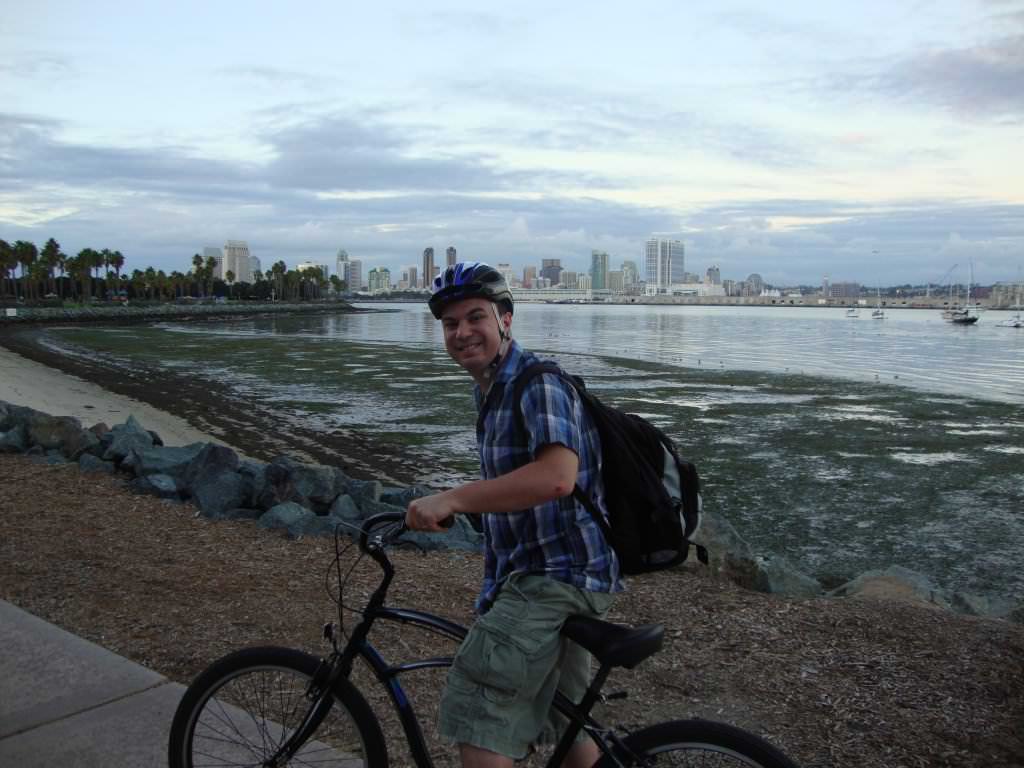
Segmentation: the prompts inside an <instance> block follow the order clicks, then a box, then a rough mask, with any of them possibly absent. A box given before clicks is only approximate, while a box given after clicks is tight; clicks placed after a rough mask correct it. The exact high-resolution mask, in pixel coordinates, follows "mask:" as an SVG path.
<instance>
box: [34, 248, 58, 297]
mask: <svg viewBox="0 0 1024 768" xmlns="http://www.w3.org/2000/svg"><path fill="white" fill-rule="evenodd" d="M60 257H61V253H60V244H59V243H58V242H57V241H56V240H54V239H53V238H52V237H51V238H50V239H49V240H47V241H46V245H44V246H43V251H42V253H40V254H39V263H40V265H42V267H43V270H44V275H45V277H46V289H47V290H46V292H47V293H54V291H52V290H50V288H51V287H52V285H53V270H54V269H56V268H57V265H58V264H59V263H60Z"/></svg>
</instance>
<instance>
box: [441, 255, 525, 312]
mask: <svg viewBox="0 0 1024 768" xmlns="http://www.w3.org/2000/svg"><path fill="white" fill-rule="evenodd" d="M463 299H487V300H488V301H490V302H493V303H495V304H501V305H502V307H503V308H504V309H505V311H506V312H512V311H513V306H512V291H510V290H509V288H508V284H507V283H506V282H505V278H504V277H502V276H501V273H500V272H498V270H496V269H495V268H494V267H492V266H490V265H489V264H484V263H482V262H479V261H461V262H459V263H458V264H454V265H452V266H450V267H448V268H447V269H445V270H444V271H443V272H442V273H441V274H440V275H438V276H437V277H435V278H434V284H433V286H432V288H431V296H430V300H429V302H428V304H429V306H430V311H431V312H432V313H433V315H434V317H436V318H437V319H438V320H440V319H441V313H442V312H443V311H444V308H445V307H447V306H448V305H449V304H451V303H453V302H456V301H462V300H463Z"/></svg>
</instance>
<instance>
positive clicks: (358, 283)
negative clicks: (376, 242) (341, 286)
mask: <svg viewBox="0 0 1024 768" xmlns="http://www.w3.org/2000/svg"><path fill="white" fill-rule="evenodd" d="M342 280H344V281H345V285H346V286H348V290H350V291H361V290H363V262H361V261H360V260H359V259H352V260H351V261H349V262H348V263H346V264H345V274H344V276H343V277H342Z"/></svg>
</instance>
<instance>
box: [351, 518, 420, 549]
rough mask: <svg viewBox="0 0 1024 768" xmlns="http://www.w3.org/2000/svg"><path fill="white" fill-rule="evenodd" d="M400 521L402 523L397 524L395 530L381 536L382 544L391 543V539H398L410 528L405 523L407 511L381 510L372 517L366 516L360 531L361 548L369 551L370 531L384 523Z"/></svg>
mask: <svg viewBox="0 0 1024 768" xmlns="http://www.w3.org/2000/svg"><path fill="white" fill-rule="evenodd" d="M398 522H401V525H399V526H396V527H395V528H394V529H393V530H390V531H388V532H387V533H386V534H385V535H384V536H382V537H381V543H382V544H386V543H390V542H391V541H393V540H394V539H397V538H398V537H399V536H401V535H402V534H403V533H405V532H406V531H407V530H408V528H406V525H405V513H404V512H381V513H379V514H376V515H373V516H372V517H368V518H366V520H365V521H363V527H362V529H361V530H360V532H359V549H361V550H362V551H363V552H368V551H369V550H368V549H367V547H368V545H369V538H370V532H371V531H372V530H373V529H374V528H379V527H380V526H382V525H387V524H389V523H398Z"/></svg>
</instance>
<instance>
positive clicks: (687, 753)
mask: <svg viewBox="0 0 1024 768" xmlns="http://www.w3.org/2000/svg"><path fill="white" fill-rule="evenodd" d="M623 743H624V748H620V749H619V750H616V757H617V758H618V760H619V761H620V762H621V764H622V765H626V766H628V765H643V766H648V765H680V766H722V767H723V768H726V767H728V766H746V768H798V766H797V764H796V763H795V762H793V760H791V759H790V758H789V757H787V756H786V755H785V754H783V753H782V752H781V751H780V750H779V749H777V748H776V747H774V746H772V745H771V744H769V743H768V742H767V741H765V740H764V739H762V738H761V737H759V736H755V735H754V734H752V733H747V732H746V731H744V730H741V729H739V728H736V727H734V726H731V725H726V724H725V723H716V722H713V721H710V720H673V721H670V722H666V723H659V724H658V725H652V726H650V727H649V728H644V729H643V730H641V731H637V732H636V733H632V734H630V735H629V736H627V737H626V738H625V739H623ZM615 765H616V762H615V761H614V760H612V759H611V758H610V757H609V756H607V755H605V756H604V757H602V759H601V760H599V761H598V762H597V764H596V766H595V768H614V766H615Z"/></svg>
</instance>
